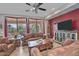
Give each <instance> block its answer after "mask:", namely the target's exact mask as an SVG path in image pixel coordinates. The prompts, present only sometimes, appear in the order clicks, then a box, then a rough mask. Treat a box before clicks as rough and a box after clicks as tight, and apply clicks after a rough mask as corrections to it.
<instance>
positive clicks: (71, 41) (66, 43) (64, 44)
mask: <svg viewBox="0 0 79 59" xmlns="http://www.w3.org/2000/svg"><path fill="white" fill-rule="evenodd" d="M73 42H74V41H73V40H72V39H66V40H65V41H64V43H63V44H62V45H63V46H66V45H70V44H72V43H73Z"/></svg>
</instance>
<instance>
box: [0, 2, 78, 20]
mask: <svg viewBox="0 0 79 59" xmlns="http://www.w3.org/2000/svg"><path fill="white" fill-rule="evenodd" d="M32 4H33V3H31V5H32ZM73 6H74V7H73ZM75 6H76V7H75ZM40 7H41V8H45V9H47V10H46V11H41V10H38V14H36V13H34V12H32V11H30V12H26V11H25V10H27V9H30V8H32V7H31V6H28V5H26V4H25V3H0V15H7V16H24V17H29V18H37V19H44V18H45V19H50V18H51V17H56V16H59V15H61V14H63V13H66V12H69V11H71V10H74V9H76V8H79V4H76V3H44V4H42V5H41V6H40ZM72 7H73V8H72ZM61 12H62V13H61Z"/></svg>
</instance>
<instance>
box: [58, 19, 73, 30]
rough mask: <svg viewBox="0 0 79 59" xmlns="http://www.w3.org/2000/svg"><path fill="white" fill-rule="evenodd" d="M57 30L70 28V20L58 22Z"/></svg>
mask: <svg viewBox="0 0 79 59" xmlns="http://www.w3.org/2000/svg"><path fill="white" fill-rule="evenodd" d="M58 30H72V20H67V21H64V22H60V23H58Z"/></svg>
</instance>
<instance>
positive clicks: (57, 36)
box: [57, 33, 59, 41]
mask: <svg viewBox="0 0 79 59" xmlns="http://www.w3.org/2000/svg"><path fill="white" fill-rule="evenodd" d="M57 41H59V33H57Z"/></svg>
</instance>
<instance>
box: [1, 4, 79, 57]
mask: <svg viewBox="0 0 79 59" xmlns="http://www.w3.org/2000/svg"><path fill="white" fill-rule="evenodd" d="M0 7H1V9H0V56H79V40H78V39H79V3H0Z"/></svg>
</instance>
